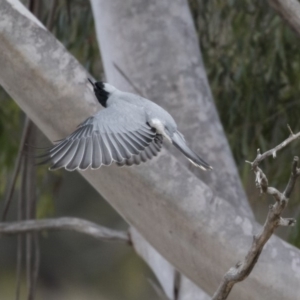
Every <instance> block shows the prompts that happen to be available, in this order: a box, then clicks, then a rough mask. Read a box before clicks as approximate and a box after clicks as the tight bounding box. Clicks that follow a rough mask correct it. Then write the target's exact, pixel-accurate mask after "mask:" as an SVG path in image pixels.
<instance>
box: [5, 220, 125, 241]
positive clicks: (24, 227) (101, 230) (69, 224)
mask: <svg viewBox="0 0 300 300" xmlns="http://www.w3.org/2000/svg"><path fill="white" fill-rule="evenodd" d="M43 230H59V231H60V230H69V231H76V232H81V233H84V234H87V235H90V236H92V237H94V238H96V239H99V240H102V241H119V242H127V243H130V239H129V235H128V234H127V233H126V232H123V231H117V230H112V229H109V228H106V227H103V226H100V225H97V224H95V223H93V222H90V221H86V220H83V219H79V218H69V217H64V218H57V219H43V220H26V221H21V222H5V223H0V237H1V235H2V234H6V235H12V234H19V233H26V232H39V231H43Z"/></svg>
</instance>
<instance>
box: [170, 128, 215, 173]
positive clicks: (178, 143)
mask: <svg viewBox="0 0 300 300" xmlns="http://www.w3.org/2000/svg"><path fill="white" fill-rule="evenodd" d="M172 142H173V144H174V146H175V147H176V148H177V149H179V150H180V151H181V152H182V153H183V154H184V155H185V156H186V158H187V159H188V160H189V161H190V162H191V163H192V164H194V165H195V166H196V167H199V168H201V169H202V170H205V171H206V170H212V167H211V166H210V165H209V164H208V163H207V162H205V161H204V160H203V159H202V158H201V157H199V156H198V155H197V154H196V153H195V152H193V151H192V150H191V149H190V148H189V147H188V146H187V144H186V142H185V140H184V138H183V136H182V134H181V133H180V132H178V131H176V132H175V133H174V134H173V136H172Z"/></svg>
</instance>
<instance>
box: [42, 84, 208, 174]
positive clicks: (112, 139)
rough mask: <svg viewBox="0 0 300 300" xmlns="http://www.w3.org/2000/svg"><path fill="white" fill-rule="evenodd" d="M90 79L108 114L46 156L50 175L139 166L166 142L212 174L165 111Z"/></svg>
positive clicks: (101, 113) (100, 114) (81, 127)
mask: <svg viewBox="0 0 300 300" xmlns="http://www.w3.org/2000/svg"><path fill="white" fill-rule="evenodd" d="M88 80H89V81H90V83H91V84H92V86H93V89H94V92H95V95H96V97H97V99H98V101H99V102H100V104H101V105H102V106H103V107H105V109H103V110H101V111H99V112H98V113H97V114H95V115H94V116H91V117H89V118H88V119H87V120H85V121H84V122H83V123H82V124H80V125H79V126H78V128H77V129H76V130H75V131H74V132H73V133H72V134H71V135H69V136H68V137H66V138H65V139H63V140H60V141H58V142H57V144H56V145H54V146H53V147H51V148H50V149H48V150H47V152H46V153H45V154H44V155H42V157H45V158H46V160H44V161H43V162H42V163H50V164H51V166H50V168H49V169H50V170H56V169H59V168H65V169H66V170H68V171H74V170H77V169H78V170H86V169H87V168H89V167H91V169H98V168H100V167H101V166H102V165H105V166H109V165H111V164H112V163H113V162H115V163H116V164H117V165H119V166H123V165H128V166H131V165H134V164H136V165H139V164H140V163H141V162H145V161H147V160H149V159H151V158H152V157H153V156H156V155H157V154H158V152H159V151H160V150H161V148H162V143H163V138H165V139H166V140H168V141H169V142H170V143H172V144H173V145H174V146H175V147H176V148H178V149H179V150H180V151H181V152H182V153H183V154H184V155H185V156H186V158H187V159H188V160H189V161H190V162H192V163H193V164H194V165H195V166H196V167H199V168H201V169H203V170H209V169H212V167H211V166H210V165H209V164H208V163H206V162H205V161H204V160H203V159H202V158H200V157H199V156H198V155H197V154H196V153H194V152H193V151H192V150H191V149H190V148H189V147H188V146H187V144H186V142H185V139H184V137H183V135H182V134H181V133H180V132H179V131H178V130H177V125H176V122H175V121H174V119H173V118H172V116H171V115H170V114H169V113H168V112H167V111H166V110H164V109H163V108H162V107H160V106H158V105H157V104H155V103H154V102H152V101H150V100H147V99H145V98H143V97H140V96H138V95H135V94H131V93H126V92H122V91H120V90H118V89H116V88H115V87H113V86H112V85H110V84H108V83H104V82H100V81H99V82H95V83H94V82H92V81H91V80H90V79H88Z"/></svg>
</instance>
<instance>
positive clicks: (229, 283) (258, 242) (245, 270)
mask: <svg viewBox="0 0 300 300" xmlns="http://www.w3.org/2000/svg"><path fill="white" fill-rule="evenodd" d="M288 128H289V131H290V134H291V135H290V137H289V138H287V139H286V140H285V141H284V142H282V143H281V144H280V145H278V146H276V147H275V148H273V149H271V150H269V151H266V152H265V153H263V154H261V153H260V150H259V149H258V150H257V157H256V159H255V160H254V162H252V163H251V162H248V163H250V164H251V166H252V169H253V171H254V173H255V183H256V186H257V187H258V188H259V189H260V192H261V193H265V194H269V195H271V196H273V198H274V200H275V203H274V204H273V205H271V206H270V207H269V213H268V215H267V219H266V221H265V224H264V226H263V228H262V230H261V232H260V233H259V234H257V235H255V236H254V237H253V242H252V245H251V249H250V250H249V251H248V253H247V255H246V257H245V259H244V260H243V262H238V263H237V264H236V266H235V267H233V268H231V269H230V270H229V271H228V272H227V273H226V274H225V275H224V277H223V279H222V282H221V284H220V285H219V287H218V289H217V291H216V292H215V294H214V295H213V297H212V300H224V299H227V297H228V295H229V293H230V291H231V289H232V288H233V286H234V284H235V283H237V282H239V281H242V280H244V279H245V278H246V277H247V276H248V275H249V274H250V273H251V271H252V269H253V268H254V266H255V264H256V262H257V260H258V258H259V256H260V254H261V252H262V249H263V247H264V245H265V244H266V242H267V241H268V240H269V238H270V237H271V235H272V234H273V232H274V230H275V229H276V228H277V227H278V226H294V225H295V223H296V220H294V219H292V218H286V219H284V218H282V217H281V214H282V212H283V210H284V209H285V208H286V206H287V204H288V200H289V197H290V196H291V193H292V191H293V188H294V186H295V182H296V179H297V177H299V175H300V171H299V169H298V168H297V166H298V161H299V158H298V157H297V156H295V157H294V159H293V163H292V171H291V175H290V179H289V182H288V184H287V186H286V188H285V190H284V192H283V193H281V192H280V191H278V190H277V189H276V188H273V187H269V183H268V179H267V177H266V175H265V174H264V172H263V171H262V170H261V168H259V167H258V165H259V163H260V162H261V161H262V160H264V159H265V158H266V157H268V156H271V155H273V157H276V152H277V151H278V150H280V149H282V148H283V147H285V146H286V145H287V144H289V143H290V142H292V141H294V140H295V139H297V138H298V137H299V136H300V133H297V134H294V133H293V132H292V130H291V128H290V127H289V126H288Z"/></svg>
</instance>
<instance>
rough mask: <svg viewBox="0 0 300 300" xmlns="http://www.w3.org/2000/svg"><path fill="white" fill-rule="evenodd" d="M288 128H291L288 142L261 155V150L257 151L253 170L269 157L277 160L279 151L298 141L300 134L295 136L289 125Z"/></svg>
mask: <svg viewBox="0 0 300 300" xmlns="http://www.w3.org/2000/svg"><path fill="white" fill-rule="evenodd" d="M288 128H289V131H290V133H291V135H290V136H289V137H288V138H287V139H286V140H284V141H283V142H282V143H280V144H279V145H278V146H276V147H274V148H273V149H270V150H268V151H266V152H265V153H263V154H260V150H259V149H258V150H257V156H256V158H255V160H254V161H253V162H252V163H251V165H252V168H255V167H257V166H258V165H259V163H260V162H262V161H263V160H264V159H265V158H266V157H268V156H273V157H274V158H275V157H276V154H277V152H278V151H279V150H281V149H282V148H284V147H286V146H287V145H288V144H289V143H291V142H293V141H294V140H296V139H298V138H299V137H300V132H298V133H297V134H294V133H293V132H292V130H291V128H290V127H289V125H288Z"/></svg>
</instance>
